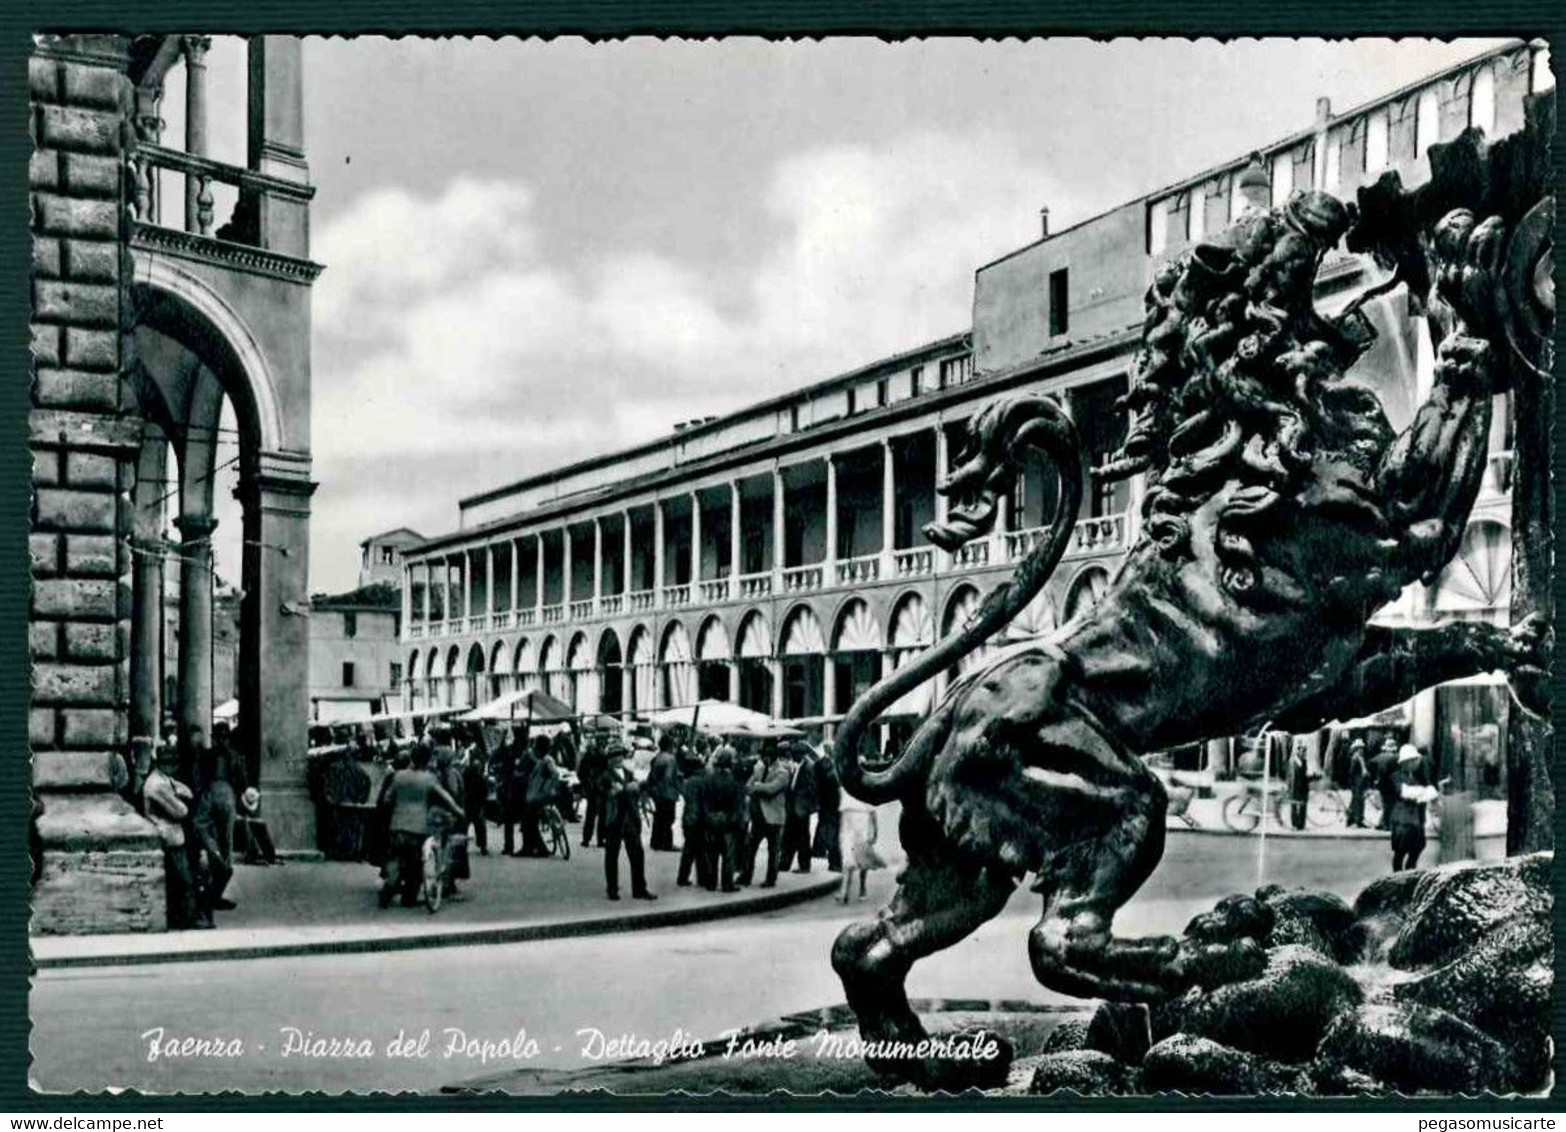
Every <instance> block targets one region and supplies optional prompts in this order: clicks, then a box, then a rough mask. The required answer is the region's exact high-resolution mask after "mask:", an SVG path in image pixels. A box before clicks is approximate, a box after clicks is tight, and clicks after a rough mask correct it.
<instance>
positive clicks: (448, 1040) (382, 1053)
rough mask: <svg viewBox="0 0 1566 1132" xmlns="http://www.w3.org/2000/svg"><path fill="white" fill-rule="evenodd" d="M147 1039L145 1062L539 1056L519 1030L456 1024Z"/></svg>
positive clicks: (158, 1030)
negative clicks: (382, 1036) (255, 1037)
mask: <svg viewBox="0 0 1566 1132" xmlns="http://www.w3.org/2000/svg"><path fill="white" fill-rule="evenodd" d="M141 1040H142V1041H144V1042H146V1043H147V1060H148V1061H174V1060H181V1061H194V1060H216V1059H224V1058H241V1057H245V1056H247V1055H248V1054H251V1053H255V1054H261V1055H266V1054H271V1055H274V1056H277V1057H282V1058H290V1059H291V1058H298V1059H301V1060H313V1061H369V1060H373V1059H375V1058H387V1059H393V1060H424V1059H427V1058H431V1057H438V1058H441V1059H443V1060H446V1061H455V1060H459V1059H460V1060H464V1061H473V1062H477V1063H478V1064H480V1065H488V1064H489V1063H490V1062H492V1061H528V1060H530V1059H532V1058H534V1057H537V1056H538V1049H539V1047H538V1040H537V1039H536V1038H533V1037H530V1036H529V1035H528V1032H527V1031H526V1030H524V1029H518V1030H517V1031H516V1033H514V1034H509V1035H506V1036H504V1037H500V1038H494V1037H483V1036H479V1035H476V1034H470V1033H468V1032H467V1031H466V1030H463V1029H461V1028H460V1027H457V1026H447V1027H445V1028H444V1029H441V1030H430V1029H428V1028H426V1029H423V1030H419V1031H416V1032H413V1033H410V1032H408V1031H407V1030H398V1031H397V1036H396V1037H394V1038H391V1039H388V1040H385V1041H379V1040H377V1039H375V1038H371V1037H365V1036H361V1035H350V1034H317V1033H316V1032H315V1031H314V1030H303V1029H300V1028H299V1027H297V1026H282V1027H280V1028H279V1029H278V1031H277V1041H276V1042H275V1043H272V1044H271V1045H270V1047H269V1046H268V1045H267V1044H256V1045H253V1046H251V1045H247V1043H246V1042H245V1040H244V1039H243V1038H238V1037H232V1036H227V1035H220V1034H202V1035H193V1034H173V1035H171V1034H169V1033H168V1032H167V1031H166V1030H165V1029H164V1027H162V1026H154V1027H153V1028H152V1029H150V1030H145V1031H143V1032H142V1034H141Z"/></svg>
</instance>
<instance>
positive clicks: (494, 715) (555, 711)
mask: <svg viewBox="0 0 1566 1132" xmlns="http://www.w3.org/2000/svg"><path fill="white" fill-rule="evenodd" d="M575 714H576V713H575V712H574V711H572V710H571V705H570V704H568V703H566V702H565V701H564V700H558V699H556V698H555V697H554V696H551V695H550V694H549V693H548V692H540V691H539V690H538V689H537V688H529V689H527V690H526V691H520V692H507V693H506V694H505V695H504V696H501V697H500V698H499V699H496V700H490V701H489V703H487V704H484V705H483V706H482V707H476V708H474V709H473V710H472V711H470V712H468V713H467V714H466V715H459V716H458V717H457V718H458V719H459V720H461V721H462V722H463V723H483V722H487V721H495V720H513V719H515V720H524V719H531V720H533V721H534V722H536V723H554V722H558V721H560V720H565V719H570V718H571V717H572V716H573V715H575Z"/></svg>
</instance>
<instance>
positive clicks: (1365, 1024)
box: [1317, 1003, 1519, 1094]
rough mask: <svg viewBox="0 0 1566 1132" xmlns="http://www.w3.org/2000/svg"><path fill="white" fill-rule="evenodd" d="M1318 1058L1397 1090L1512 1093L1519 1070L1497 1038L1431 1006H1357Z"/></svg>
mask: <svg viewBox="0 0 1566 1132" xmlns="http://www.w3.org/2000/svg"><path fill="white" fill-rule="evenodd" d="M1317 1060H1318V1062H1320V1063H1323V1064H1325V1065H1328V1066H1341V1067H1342V1068H1345V1069H1352V1070H1355V1071H1357V1072H1360V1073H1363V1074H1365V1075H1367V1076H1369V1077H1372V1078H1375V1079H1376V1080H1379V1081H1384V1082H1386V1083H1387V1084H1388V1085H1391V1086H1393V1087H1394V1088H1396V1089H1398V1090H1400V1091H1402V1092H1408V1093H1412V1092H1417V1091H1420V1090H1431V1091H1434V1092H1440V1093H1446V1094H1452V1093H1484V1092H1496V1093H1507V1092H1512V1091H1514V1090H1515V1089H1516V1088H1517V1087H1518V1076H1519V1075H1518V1072H1517V1068H1516V1066H1515V1065H1514V1063H1513V1062H1512V1059H1511V1057H1510V1056H1509V1055H1508V1054H1507V1052H1506V1049H1505V1048H1504V1047H1503V1046H1502V1045H1501V1043H1500V1042H1498V1041H1496V1040H1495V1039H1494V1038H1492V1037H1490V1036H1489V1035H1488V1034H1485V1033H1483V1032H1482V1031H1480V1030H1478V1029H1476V1028H1474V1027H1473V1026H1470V1025H1469V1024H1468V1023H1467V1022H1464V1021H1463V1020H1462V1019H1461V1018H1458V1017H1456V1016H1455V1015H1452V1014H1448V1013H1447V1012H1446V1011H1444V1010H1438V1009H1436V1008H1435V1007H1431V1006H1420V1005H1418V1004H1415V1003H1398V1004H1395V1005H1390V1006H1361V1007H1359V1008H1358V1009H1356V1010H1353V1011H1350V1012H1348V1013H1345V1014H1343V1015H1340V1016H1339V1017H1338V1019H1337V1020H1336V1021H1334V1022H1333V1024H1332V1025H1331V1027H1329V1028H1328V1030H1327V1033H1326V1036H1325V1037H1323V1038H1322V1040H1321V1045H1320V1047H1319V1048H1318V1049H1317Z"/></svg>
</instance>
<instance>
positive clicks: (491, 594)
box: [484, 543, 495, 617]
mask: <svg viewBox="0 0 1566 1132" xmlns="http://www.w3.org/2000/svg"><path fill="white" fill-rule="evenodd" d="M494 613H495V546H494V544H493V543H490V544H489V545H487V546H485V547H484V614H485V616H488V617H492V616H494Z"/></svg>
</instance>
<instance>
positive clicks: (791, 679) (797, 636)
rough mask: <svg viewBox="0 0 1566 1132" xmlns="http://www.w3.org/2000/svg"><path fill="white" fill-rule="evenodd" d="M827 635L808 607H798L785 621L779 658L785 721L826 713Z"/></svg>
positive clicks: (818, 619)
mask: <svg viewBox="0 0 1566 1132" xmlns="http://www.w3.org/2000/svg"><path fill="white" fill-rule="evenodd" d="M826 651H827V650H826V635H825V634H824V633H823V632H822V630H821V619H820V618H818V617H817V616H816V612H815V610H813V609H811V608H810V606H808V605H799V606H795V607H794V609H793V611H792V612H791V613H790V614H789V615H788V617H787V618H786V619H785V620H784V622H783V635H782V640H781V643H780V645H779V648H778V656H779V659H780V660H781V662H782V669H783V718H785V719H811V718H815V717H817V716H821V715H823V714H825V698H826V694H825V693H826Z"/></svg>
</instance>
